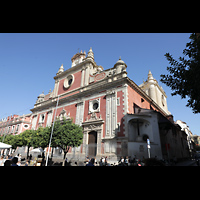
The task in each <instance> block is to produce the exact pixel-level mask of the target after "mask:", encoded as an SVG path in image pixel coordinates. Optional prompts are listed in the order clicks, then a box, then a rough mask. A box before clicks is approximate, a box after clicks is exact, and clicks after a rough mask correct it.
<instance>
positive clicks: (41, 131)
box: [30, 127, 50, 161]
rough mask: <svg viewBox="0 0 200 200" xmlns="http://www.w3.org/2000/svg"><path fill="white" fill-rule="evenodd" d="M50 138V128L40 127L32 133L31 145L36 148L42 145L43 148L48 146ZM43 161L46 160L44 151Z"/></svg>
mask: <svg viewBox="0 0 200 200" xmlns="http://www.w3.org/2000/svg"><path fill="white" fill-rule="evenodd" d="M49 139H50V128H49V127H45V128H43V127H39V128H38V129H37V130H36V131H34V132H33V133H32V136H31V143H30V145H31V146H32V147H34V148H37V147H41V148H42V149H43V150H44V149H45V148H46V147H47V146H48V144H49ZM42 161H44V152H43V153H42Z"/></svg>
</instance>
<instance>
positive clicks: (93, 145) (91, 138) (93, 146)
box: [88, 131, 97, 157]
mask: <svg viewBox="0 0 200 200" xmlns="http://www.w3.org/2000/svg"><path fill="white" fill-rule="evenodd" d="M96 154H97V132H96V131H91V132H89V133H88V156H89V157H95V156H96Z"/></svg>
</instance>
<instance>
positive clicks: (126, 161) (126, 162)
mask: <svg viewBox="0 0 200 200" xmlns="http://www.w3.org/2000/svg"><path fill="white" fill-rule="evenodd" d="M128 163H129V159H128V156H126V159H125V165H126V166H128Z"/></svg>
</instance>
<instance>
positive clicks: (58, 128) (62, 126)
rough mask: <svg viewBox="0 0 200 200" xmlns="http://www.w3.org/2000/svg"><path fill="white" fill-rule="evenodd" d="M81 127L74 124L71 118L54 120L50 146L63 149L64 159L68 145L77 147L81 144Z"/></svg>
mask: <svg viewBox="0 0 200 200" xmlns="http://www.w3.org/2000/svg"><path fill="white" fill-rule="evenodd" d="M82 140H83V129H82V127H81V126H79V125H77V124H74V123H73V122H72V119H68V120H66V119H65V118H63V120H58V119H57V120H56V121H55V124H54V129H53V136H52V142H51V146H52V147H60V148H62V149H63V151H64V159H65V156H66V153H67V152H68V151H69V148H70V147H78V146H80V145H81V144H82Z"/></svg>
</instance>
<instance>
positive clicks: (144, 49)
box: [0, 33, 200, 135]
mask: <svg viewBox="0 0 200 200" xmlns="http://www.w3.org/2000/svg"><path fill="white" fill-rule="evenodd" d="M189 36H190V33H0V69H1V73H0V85H1V98H0V119H1V118H5V117H6V116H8V115H10V114H19V115H22V114H27V113H30V109H31V108H33V106H34V104H35V102H36V100H37V96H38V95H39V94H41V93H42V91H44V93H45V94H47V93H48V91H49V89H50V88H51V89H52V90H53V88H54V79H53V77H54V76H55V75H56V73H57V71H58V69H59V67H60V66H61V64H63V65H64V69H65V70H66V69H69V68H70V67H71V58H72V56H73V55H74V54H76V53H77V51H78V49H79V50H83V51H84V50H85V51H86V53H87V52H88V51H89V49H90V47H92V49H93V52H94V58H95V61H96V63H97V65H102V66H103V67H104V69H108V68H111V67H113V66H114V64H115V63H116V62H117V60H118V59H119V56H121V58H122V60H123V61H124V62H125V63H126V64H127V66H128V67H127V72H128V77H129V78H131V79H132V80H133V81H134V82H135V83H136V84H138V85H140V84H141V83H142V82H143V80H146V79H147V74H148V71H149V70H151V72H152V74H153V76H154V78H156V79H157V80H158V81H159V79H160V74H165V73H167V70H166V68H167V66H169V65H168V62H167V60H166V58H165V57H164V54H165V53H167V52H169V53H170V54H172V55H173V56H174V58H175V59H177V58H178V57H179V56H182V51H183V49H184V48H185V45H186V43H187V42H189V41H190V40H189ZM159 84H160V85H161V86H162V87H163V89H164V90H165V92H166V94H167V96H168V98H167V103H168V109H169V111H170V112H171V113H172V114H173V115H174V120H177V119H180V120H182V121H185V122H186V123H187V124H188V125H189V127H190V130H191V131H192V132H193V134H198V135H200V127H199V126H198V122H199V119H200V115H199V114H193V113H192V110H191V109H190V108H187V107H186V106H185V105H186V103H187V100H185V99H181V98H180V97H179V96H173V97H172V96H171V90H170V88H168V87H167V86H165V85H164V84H162V83H161V82H159Z"/></svg>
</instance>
